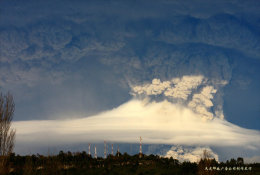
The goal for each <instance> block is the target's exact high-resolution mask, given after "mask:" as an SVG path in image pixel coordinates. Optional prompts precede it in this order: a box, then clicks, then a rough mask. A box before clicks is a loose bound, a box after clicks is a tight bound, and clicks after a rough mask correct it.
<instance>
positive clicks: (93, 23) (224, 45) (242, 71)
mask: <svg viewBox="0 0 260 175" xmlns="http://www.w3.org/2000/svg"><path fill="white" fill-rule="evenodd" d="M259 9H260V2H259V1H256V0H255V1H254V0H249V1H240V0H234V1H216V2H213V1H206V0H205V1H203V0H198V1H188V0H187V1H169V0H165V1H145V0H142V1H73V2H72V1H60V0H54V1H53V0H50V1H46V0H44V1H41V0H37V1H33V0H31V1H30V0H28V1H19V0H14V1H7V0H6V1H5V0H3V1H1V2H0V90H1V91H2V92H7V91H10V92H11V93H12V94H13V95H14V98H15V103H16V111H15V116H14V120H15V121H27V120H53V119H54V120H65V119H66V120H67V119H76V118H84V117H87V116H92V115H97V114H99V113H100V112H102V111H108V110H111V109H113V108H116V107H118V106H119V105H121V104H124V103H126V102H128V101H129V100H131V99H133V95H132V93H131V92H132V91H133V87H134V86H141V85H144V84H149V83H151V82H152V81H153V79H160V81H161V82H163V81H168V80H171V79H173V78H181V77H183V76H196V75H201V76H203V77H205V80H203V81H207V82H208V84H207V85H208V86H209V85H210V86H212V87H214V88H215V89H216V90H217V92H216V93H212V94H213V95H214V98H213V99H212V103H213V105H212V106H211V107H208V108H207V112H210V113H212V114H213V116H214V117H217V115H218V114H217V111H221V112H223V115H224V119H225V120H227V121H228V122H231V123H233V124H235V125H238V126H240V127H243V128H247V129H254V130H258V131H259V130H260V125H259V123H260V118H259V117H260V93H259V89H260V81H259V79H260V69H259V68H260V30H259V28H260V26H259V24H260V23H259V21H260V12H259V11H260V10H259ZM219 82H225V83H222V84H223V85H220V84H221V83H219ZM204 85H205V84H203V86H204ZM200 86H201V88H202V87H203V86H202V84H201V85H200ZM205 86H206V85H205ZM199 91H200V88H199V87H198V89H196V90H194V91H193V92H192V94H194V93H198V92H199ZM145 95H147V94H145ZM138 98H144V96H142V95H141V96H138ZM150 98H151V100H154V101H156V102H161V101H163V100H165V99H167V100H168V101H170V102H171V103H175V104H176V103H179V102H180V100H176V99H170V98H168V97H165V96H163V95H160V94H158V95H155V96H152V97H150ZM189 98H192V95H191V96H190V97H189ZM181 104H182V105H187V104H188V102H181Z"/></svg>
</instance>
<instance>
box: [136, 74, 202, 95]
mask: <svg viewBox="0 0 260 175" xmlns="http://www.w3.org/2000/svg"><path fill="white" fill-rule="evenodd" d="M203 79H204V77H203V76H183V77H182V78H174V79H172V80H171V81H163V82H161V80H160V79H156V78H155V79H153V81H152V83H151V84H145V85H143V86H134V87H132V90H133V95H135V94H144V95H160V94H162V93H163V94H164V95H165V96H166V97H173V98H179V99H183V100H187V98H188V96H189V95H190V94H191V92H192V90H193V89H196V88H197V87H198V86H199V85H200V84H201V83H202V81H203Z"/></svg>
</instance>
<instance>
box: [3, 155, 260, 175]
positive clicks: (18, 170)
mask: <svg viewBox="0 0 260 175" xmlns="http://www.w3.org/2000/svg"><path fill="white" fill-rule="evenodd" d="M7 161H8V164H9V166H10V171H9V174H10V175H24V174H25V175H65V174H66V175H83V174H84V175H85V174H86V175H91V174H106V175H107V174H111V175H112V174H113V175H125V174H127V175H135V174H137V175H144V174H147V175H153V174H154V175H172V174H174V175H204V174H207V175H215V174H220V175H222V174H223V175H224V174H236V175H237V174H241V175H249V174H252V175H253V174H254V175H257V174H260V164H244V162H243V158H238V159H231V160H229V161H227V162H217V161H216V160H215V159H207V158H204V159H201V160H200V161H199V162H198V163H191V162H182V163H181V162H179V161H178V160H177V159H173V158H163V157H160V156H158V155H149V156H146V155H143V157H142V158H139V154H137V155H133V156H130V155H128V154H127V153H124V154H121V153H119V156H113V155H108V157H107V158H106V159H104V158H102V157H98V158H97V159H95V158H92V157H91V156H89V155H88V154H87V153H86V152H85V151H83V152H76V153H71V152H63V151H60V152H59V154H57V155H52V156H43V155H39V154H37V155H27V156H20V155H15V154H14V153H12V154H10V156H9V157H8V160H7ZM239 166H240V167H251V168H252V170H251V171H241V170H240V171H237V170H236V171H234V170H232V171H225V170H222V171H217V170H212V171H208V170H205V167H239Z"/></svg>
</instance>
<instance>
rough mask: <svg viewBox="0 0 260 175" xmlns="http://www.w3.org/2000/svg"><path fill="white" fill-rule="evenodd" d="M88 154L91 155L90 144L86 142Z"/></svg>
mask: <svg viewBox="0 0 260 175" xmlns="http://www.w3.org/2000/svg"><path fill="white" fill-rule="evenodd" d="M88 155H89V156H91V153H90V144H88Z"/></svg>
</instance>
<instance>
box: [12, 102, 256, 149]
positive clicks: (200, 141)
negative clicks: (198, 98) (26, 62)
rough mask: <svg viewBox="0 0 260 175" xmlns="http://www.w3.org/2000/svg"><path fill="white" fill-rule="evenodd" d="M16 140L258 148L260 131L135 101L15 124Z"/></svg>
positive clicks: (173, 107) (174, 107)
mask: <svg viewBox="0 0 260 175" xmlns="http://www.w3.org/2000/svg"><path fill="white" fill-rule="evenodd" d="M14 127H15V128H16V130H17V144H18V145H19V144H24V143H26V144H28V145H30V144H40V145H46V144H47V145H49V146H50V145H53V146H55V145H60V144H74V143H82V142H99V141H102V140H110V141H114V142H126V143H136V142H138V137H139V136H142V137H143V141H144V143H149V144H155V143H156V144H158V143H162V144H181V145H209V146H211V145H214V146H221V147H225V146H240V147H246V148H248V149H254V150H258V151H259V148H260V144H259V143H260V136H259V135H260V132H259V131H255V130H250V129H244V128H241V127H239V126H236V125H234V124H232V123H229V122H228V121H226V120H222V119H219V118H214V119H213V120H211V121H203V120H201V117H200V116H199V114H196V113H194V112H193V111H192V110H190V109H189V108H186V107H183V106H180V105H177V104H172V103H171V102H168V101H162V102H151V103H148V104H147V103H144V101H141V100H136V99H133V100H131V101H129V102H127V103H125V104H123V105H121V106H119V107H118V108H115V109H113V110H111V111H107V112H104V113H101V114H99V115H95V116H92V117H86V118H82V119H74V120H65V121H64V120H45V121H19V122H14Z"/></svg>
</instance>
